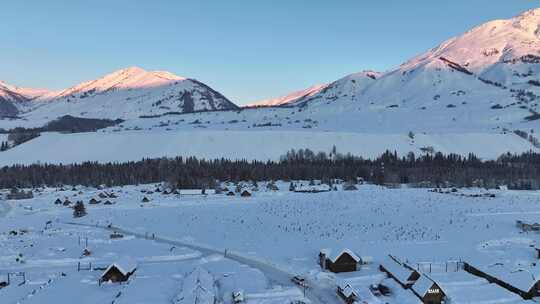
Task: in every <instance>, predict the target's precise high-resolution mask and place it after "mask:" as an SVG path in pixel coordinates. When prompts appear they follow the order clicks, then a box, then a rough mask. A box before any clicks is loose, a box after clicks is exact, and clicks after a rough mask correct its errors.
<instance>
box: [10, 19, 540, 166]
mask: <svg viewBox="0 0 540 304" xmlns="http://www.w3.org/2000/svg"><path fill="white" fill-rule="evenodd" d="M539 28H540V9H536V10H531V11H527V12H525V13H523V14H521V15H519V16H516V17H514V18H511V19H508V20H496V21H491V22H488V23H486V24H483V25H480V26H478V27H475V28H474V29H472V30H470V31H468V32H466V33H464V34H463V35H461V36H458V37H454V38H451V39H449V40H447V41H445V42H443V43H442V44H440V45H439V46H437V47H435V48H433V49H431V50H428V51H427V52H425V53H423V54H421V55H418V56H416V57H414V58H412V59H410V60H409V61H407V62H405V63H404V64H402V65H400V66H399V67H396V68H395V69H392V70H390V71H387V72H382V73H379V72H373V71H364V72H359V73H354V74H351V75H347V76H345V77H343V78H341V79H338V80H336V81H334V82H332V83H330V84H326V85H319V86H315V87H312V88H308V89H306V90H301V91H298V92H293V93H291V94H289V95H287V96H284V97H280V98H276V99H271V100H267V101H263V102H259V103H256V104H255V105H257V107H252V108H243V109H239V108H238V107H237V106H236V105H234V104H233V103H231V102H230V101H229V100H227V99H226V98H225V97H223V96H222V95H221V94H219V93H218V92H216V91H214V90H212V89H211V88H209V87H208V86H206V85H204V84H202V83H200V82H198V81H195V80H192V79H189V78H184V77H180V76H176V75H173V74H170V73H168V72H148V71H145V70H142V69H140V68H135V67H134V68H128V69H124V70H120V71H117V72H115V73H112V74H109V75H106V76H105V77H103V78H100V79H97V80H94V81H89V82H86V83H83V84H80V85H78V86H75V87H73V88H70V89H67V90H64V91H62V92H59V93H49V94H45V95H41V96H39V97H38V98H34V99H31V98H29V97H21V96H22V95H20V94H17V93H16V92H15V93H13V92H12V91H8V92H9V93H5V96H7V97H4V98H5V100H7V98H10V99H9V100H10V102H9V103H7V102H4V104H5V110H4V112H6V113H11V112H13V111H14V110H13V109H11V108H10V106H9V104H12V103H11V102H14V101H16V103H17V102H18V103H19V104H25V105H26V106H25V107H24V109H25V111H24V112H23V113H22V114H21V113H20V114H19V116H20V117H21V118H22V119H16V120H0V127H2V128H5V129H9V128H13V127H16V126H36V127H39V126H43V125H44V124H45V123H46V122H48V121H50V120H53V119H54V118H57V117H61V116H64V115H71V116H74V117H87V118H109V119H116V118H122V119H123V120H124V122H123V123H122V124H120V125H118V126H115V127H110V128H106V129H104V130H102V131H100V133H99V135H95V136H94V135H93V134H88V135H84V136H83V135H69V136H68V135H54V136H53V135H50V136H49V135H47V134H44V135H43V136H41V137H40V138H38V139H36V140H35V141H36V143H35V144H34V143H33V141H31V142H29V143H25V144H24V145H21V146H20V147H17V148H16V149H14V150H13V151H8V152H4V153H2V154H0V163H3V164H10V163H16V162H18V161H20V162H24V163H28V162H33V161H37V160H39V159H43V160H45V161H51V162H61V161H62V160H63V159H64V160H67V158H62V156H61V155H60V154H56V153H55V152H54V151H55V150H54V149H53V150H50V149H52V148H50V149H49V148H48V149H46V151H48V152H47V153H42V154H40V155H37V154H35V151H37V150H40V149H44V148H43V147H55V146H56V145H60V146H63V147H67V146H81V147H84V146H85V145H86V146H93V147H97V146H99V147H103V146H105V145H107V146H111V147H113V146H116V144H112V143H124V144H122V146H126V147H129V146H130V147H131V148H132V150H138V151H139V152H140V153H139V152H137V153H135V152H133V153H131V154H129V155H131V156H129V157H128V156H127V155H128V154H126V153H124V152H121V151H123V149H121V147H117V148H115V149H113V150H111V151H109V150H107V149H105V148H100V150H99V151H100V152H96V153H98V154H99V155H93V154H92V155H90V154H87V153H86V152H84V151H80V152H77V153H79V154H78V155H73V156H70V157H69V160H70V161H74V162H79V161H83V160H85V159H92V160H98V161H108V160H114V161H119V160H121V159H123V158H129V159H130V160H135V159H137V158H140V157H159V156H174V155H185V156H187V155H200V156H206V157H220V156H227V157H233V158H242V157H246V158H249V159H276V158H278V157H279V156H280V155H282V154H284V153H286V152H287V151H288V150H289V149H291V148H302V147H303V148H311V149H313V150H322V151H329V149H330V148H331V147H332V146H333V145H337V146H338V147H343V149H342V151H343V152H351V153H357V154H359V155H362V156H369V157H371V156H373V155H378V154H380V153H381V152H383V151H384V150H386V149H390V150H396V151H398V152H399V154H406V153H407V152H415V153H417V154H418V153H422V151H423V150H424V148H426V147H433V149H434V150H435V151H440V152H444V153H459V154H463V155H466V154H467V153H469V152H474V153H476V154H478V155H479V156H480V157H483V158H496V157H497V156H498V155H500V154H502V153H505V152H514V153H520V152H525V151H529V150H534V151H538V149H540V140H539V138H540V137H539V136H538V135H537V134H538V133H540V126H539V125H538V119H539V118H540V114H538V112H540V109H539V108H538V100H539V99H540V97H539V96H540V86H539V84H540V74H539V73H540V56H539V55H538V54H539V53H538V50H539V49H540V35H539V34H538V33H539V32H540V30H539ZM17 97H20V98H19V99H20V100H18V99H17ZM30 99H31V100H30ZM12 100H14V101H12ZM17 100H18V101H17ZM216 110H219V111H216ZM194 131H198V132H194ZM199 131H200V132H199ZM231 131H239V132H238V133H234V132H231ZM205 132H206V133H205ZM113 133H114V134H113ZM317 133H324V134H325V135H322V137H321V138H317V139H313V138H312V137H311V134H317ZM340 134H358V135H357V136H356V137H354V136H353V137H350V138H347V139H346V140H351V141H354V143H347V144H345V145H344V144H343V142H342V139H340V137H339V135H340ZM109 135H110V136H109ZM326 135H328V136H326ZM171 136H173V137H171ZM174 136H178V138H175V137H174ZM347 136H348V135H347ZM347 136H346V137H347ZM101 138H103V140H102V139H101ZM179 138H182V143H181V144H179V143H177V142H176V139H179ZM124 139H129V141H130V142H129V143H128V142H125V141H124ZM131 141H133V143H135V142H136V144H132V142H131ZM317 141H324V143H323V144H320V143H318V142H317ZM34 145H35V146H34ZM268 145H272V148H268ZM105 150H107V151H105ZM240 151H241V152H240Z"/></svg>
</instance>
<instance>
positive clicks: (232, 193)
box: [227, 191, 235, 196]
mask: <svg viewBox="0 0 540 304" xmlns="http://www.w3.org/2000/svg"><path fill="white" fill-rule="evenodd" d="M227 196H235V194H234V192H233V191H229V192H227Z"/></svg>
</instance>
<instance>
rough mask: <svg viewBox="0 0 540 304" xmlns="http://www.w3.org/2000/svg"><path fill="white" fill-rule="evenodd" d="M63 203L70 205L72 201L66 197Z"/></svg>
mask: <svg viewBox="0 0 540 304" xmlns="http://www.w3.org/2000/svg"><path fill="white" fill-rule="evenodd" d="M62 205H64V206H69V205H71V201H70V200H68V199H67V198H66V199H65V200H64V203H63V204H62Z"/></svg>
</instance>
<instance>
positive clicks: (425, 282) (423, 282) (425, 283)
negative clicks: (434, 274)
mask: <svg viewBox="0 0 540 304" xmlns="http://www.w3.org/2000/svg"><path fill="white" fill-rule="evenodd" d="M433 284H436V283H435V281H433V280H432V279H431V278H429V277H428V276H427V275H425V274H422V275H421V276H420V278H419V279H418V280H417V281H416V282H415V283H414V284H413V286H412V287H411V288H412V289H413V290H414V291H415V292H416V293H417V294H419V295H420V296H425V295H426V294H427V293H428V290H429V289H430V288H431V287H432V286H433ZM437 285H438V284H437ZM439 288H441V290H442V287H441V286H439Z"/></svg>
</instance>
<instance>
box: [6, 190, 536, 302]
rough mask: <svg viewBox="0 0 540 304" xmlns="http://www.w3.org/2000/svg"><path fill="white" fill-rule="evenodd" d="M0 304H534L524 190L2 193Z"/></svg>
mask: <svg viewBox="0 0 540 304" xmlns="http://www.w3.org/2000/svg"><path fill="white" fill-rule="evenodd" d="M2 195H3V197H4V200H1V201H0V216H1V217H2V220H1V221H0V248H1V249H0V250H1V251H0V299H1V300H0V302H1V303H2V304H3V303H53V302H65V301H69V302H75V301H76V302H78V303H178V304H180V303H183V304H188V303H189V304H192V303H201V304H202V303H208V304H216V303H224V304H228V303H251V304H255V303H272V304H274V303H275V304H278V303H286V304H289V303H294V304H300V303H306V304H307V303H346V304H353V303H391V304H403V303H405V304H407V303H426V304H441V303H452V304H453V303H479V304H489V303H492V304H495V303H534V302H536V299H537V298H538V297H540V264H538V262H539V261H540V244H538V243H537V242H538V240H539V239H540V223H538V222H535V219H536V218H537V215H538V213H539V212H540V211H539V210H540V209H539V208H540V205H539V204H540V201H539V200H538V193H537V192H536V191H517V190H508V189H504V188H501V189H492V190H486V189H482V188H467V189H422V188H420V189H419V188H404V187H395V186H392V187H385V186H379V185H372V184H368V183H364V182H363V181H362V180H358V181H356V182H355V183H351V182H348V183H346V182H343V181H341V180H335V181H334V182H333V183H332V186H330V185H326V184H324V183H322V182H321V181H294V182H284V181H275V182H273V181H272V182H259V183H256V182H244V183H232V182H223V183H220V185H219V187H216V189H212V190H209V189H175V190H173V189H170V188H168V187H167V185H166V184H163V183H159V184H145V185H134V186H123V187H105V186H103V187H97V188H93V187H83V186H59V187H46V188H34V189H27V190H19V191H11V192H10V191H4V192H3V194H2Z"/></svg>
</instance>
